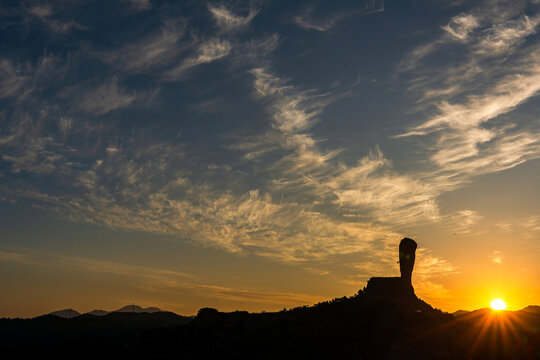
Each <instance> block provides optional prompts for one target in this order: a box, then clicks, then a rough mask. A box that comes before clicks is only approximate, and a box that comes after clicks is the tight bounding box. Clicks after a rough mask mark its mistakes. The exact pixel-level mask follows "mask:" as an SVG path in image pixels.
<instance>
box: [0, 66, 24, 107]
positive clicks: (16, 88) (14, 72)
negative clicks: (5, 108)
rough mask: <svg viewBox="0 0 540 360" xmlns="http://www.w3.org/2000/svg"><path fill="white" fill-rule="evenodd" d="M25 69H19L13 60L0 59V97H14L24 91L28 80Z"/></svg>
mask: <svg viewBox="0 0 540 360" xmlns="http://www.w3.org/2000/svg"><path fill="white" fill-rule="evenodd" d="M28 80H29V79H28V77H27V76H26V75H25V74H24V71H21V69H18V68H17V67H16V66H15V65H14V64H13V62H11V61H9V60H7V59H1V60H0V99H4V98H8V97H12V96H14V95H16V94H19V93H20V92H21V91H24V85H25V84H27V82H28Z"/></svg>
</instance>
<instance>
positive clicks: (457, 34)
mask: <svg viewBox="0 0 540 360" xmlns="http://www.w3.org/2000/svg"><path fill="white" fill-rule="evenodd" d="M478 26H480V24H479V23H478V19H477V18H476V17H475V16H474V15H471V14H461V15H459V16H455V17H453V18H452V20H451V21H450V23H449V24H447V25H445V26H443V27H442V29H443V30H444V31H446V32H447V33H448V34H449V35H450V36H451V37H453V38H455V39H457V40H461V41H464V40H467V38H468V37H469V34H470V33H471V32H472V31H473V30H474V29H476V28H477V27H478Z"/></svg>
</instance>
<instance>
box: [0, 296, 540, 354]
mask: <svg viewBox="0 0 540 360" xmlns="http://www.w3.org/2000/svg"><path fill="white" fill-rule="evenodd" d="M371 290H372V291H371V292H370V289H369V288H368V289H366V290H365V291H360V292H359V294H357V295H356V296H353V297H351V298H341V299H336V300H333V301H331V302H325V303H321V304H317V305H315V306H313V307H302V308H296V309H293V310H288V311H282V312H278V313H258V314H249V313H247V312H233V313H221V312H218V311H217V310H214V309H209V308H206V309H201V310H200V311H199V314H198V315H197V317H196V318H195V319H193V320H191V319H190V318H185V317H181V316H178V315H176V314H173V313H166V312H158V313H152V314H150V313H140V314H137V313H111V314H109V315H106V316H102V317H97V316H92V315H81V316H78V317H74V318H71V319H62V318H59V317H55V316H45V317H40V318H36V319H30V320H20V319H19V320H18V319H13V320H8V319H3V320H0V352H1V353H3V354H6V355H8V356H9V357H6V358H23V357H31V356H32V357H33V356H36V357H37V358H43V357H49V356H55V357H58V358H78V359H79V358H92V359H94V358H98V357H99V358H123V359H128V358H129V359H133V358H136V359H202V358H237V359H353V358H354V359H540V332H539V331H540V330H539V329H540V314H538V313H535V312H532V311H520V312H505V313H494V312H492V311H490V310H487V309H484V310H479V311H476V312H471V313H467V314H465V315H462V316H460V317H459V318H454V317H453V316H452V315H450V314H447V313H443V312H441V311H439V310H435V309H433V308H432V307H431V306H429V305H428V304H426V303H425V302H423V301H421V300H419V299H417V298H416V296H415V295H414V293H407V294H381V293H378V292H377V291H373V289H371Z"/></svg>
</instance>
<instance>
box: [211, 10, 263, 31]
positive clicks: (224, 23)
mask: <svg viewBox="0 0 540 360" xmlns="http://www.w3.org/2000/svg"><path fill="white" fill-rule="evenodd" d="M207 7H208V11H210V13H211V14H212V17H213V18H214V21H215V22H216V25H217V26H218V28H219V29H220V30H221V31H223V32H230V31H238V30H241V29H244V28H246V27H247V26H249V24H250V23H251V20H253V18H254V17H255V16H257V14H258V13H259V10H257V9H254V8H250V9H249V13H248V14H247V15H246V16H241V15H237V14H234V13H233V12H232V11H231V10H230V9H229V8H227V7H226V6H225V5H224V4H219V5H216V4H208V5H207Z"/></svg>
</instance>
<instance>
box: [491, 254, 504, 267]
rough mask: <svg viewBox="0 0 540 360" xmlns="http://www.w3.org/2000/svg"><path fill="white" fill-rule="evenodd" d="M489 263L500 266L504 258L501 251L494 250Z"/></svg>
mask: <svg viewBox="0 0 540 360" xmlns="http://www.w3.org/2000/svg"><path fill="white" fill-rule="evenodd" d="M491 261H493V262H494V263H495V264H497V265H500V264H502V263H503V261H504V256H503V254H502V252H501V251H499V250H494V251H493V253H492V255H491Z"/></svg>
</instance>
